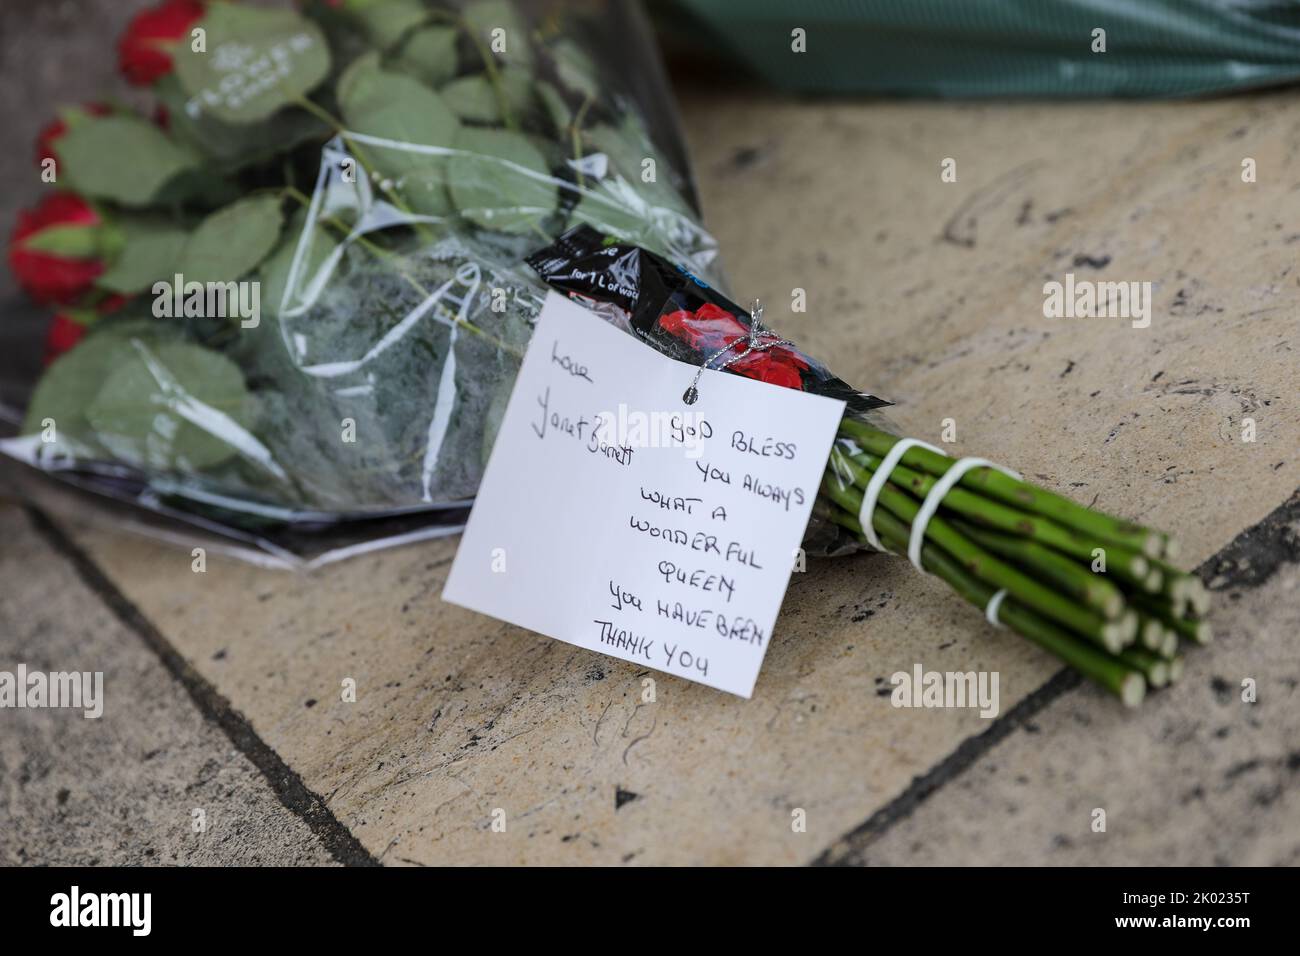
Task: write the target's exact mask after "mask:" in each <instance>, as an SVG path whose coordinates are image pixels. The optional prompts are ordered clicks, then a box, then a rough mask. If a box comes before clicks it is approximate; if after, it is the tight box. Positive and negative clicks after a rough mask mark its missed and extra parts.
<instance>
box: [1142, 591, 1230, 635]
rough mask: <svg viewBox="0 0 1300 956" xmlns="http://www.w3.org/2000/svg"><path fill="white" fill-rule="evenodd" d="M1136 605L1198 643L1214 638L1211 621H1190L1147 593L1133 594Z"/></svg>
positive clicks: (1179, 633) (1166, 625)
mask: <svg viewBox="0 0 1300 956" xmlns="http://www.w3.org/2000/svg"><path fill="white" fill-rule="evenodd" d="M1133 603H1134V606H1135V607H1136V608H1137V609H1138V610H1139V611H1144V612H1145V613H1147V614H1150V615H1151V616H1152V617H1155V618H1159V620H1160V623H1162V624H1163V625H1164V626H1165V627H1168V628H1172V629H1173V630H1174V631H1175V632H1176V633H1177V634H1178V636H1179V637H1183V638H1186V639H1187V640H1189V641H1194V642H1195V643H1197V644H1208V643H1210V641H1212V640H1214V630H1213V629H1212V628H1211V627H1210V622H1209V621H1189V620H1187V619H1186V618H1184V617H1182V616H1181V615H1179V614H1175V613H1174V612H1173V610H1172V609H1171V608H1170V607H1169V606H1168V605H1165V604H1161V603H1160V602H1159V601H1158V600H1154V599H1152V598H1150V597H1148V596H1147V595H1145V594H1135V595H1134V596H1133Z"/></svg>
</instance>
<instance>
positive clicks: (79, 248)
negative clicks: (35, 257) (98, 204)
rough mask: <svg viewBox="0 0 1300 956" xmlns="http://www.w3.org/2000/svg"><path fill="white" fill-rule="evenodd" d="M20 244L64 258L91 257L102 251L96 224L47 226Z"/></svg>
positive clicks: (30, 250)
mask: <svg viewBox="0 0 1300 956" xmlns="http://www.w3.org/2000/svg"><path fill="white" fill-rule="evenodd" d="M20 245H21V246H22V248H24V249H26V250H27V251H29V252H43V253H45V254H47V255H51V256H59V257H61V258H64V259H91V258H93V257H95V256H96V255H98V254H99V253H100V251H101V250H100V237H99V231H98V230H97V229H96V228H95V227H94V226H46V227H45V228H44V229H42V230H40V232H34V233H32V234H31V235H30V236H28V237H27V238H26V239H24V240H22V242H21V243H20Z"/></svg>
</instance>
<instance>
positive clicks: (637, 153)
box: [583, 123, 692, 216]
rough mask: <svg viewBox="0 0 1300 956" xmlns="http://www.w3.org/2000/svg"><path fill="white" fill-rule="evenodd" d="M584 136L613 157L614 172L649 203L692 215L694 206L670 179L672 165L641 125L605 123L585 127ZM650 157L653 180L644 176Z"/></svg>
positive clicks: (594, 146)
mask: <svg viewBox="0 0 1300 956" xmlns="http://www.w3.org/2000/svg"><path fill="white" fill-rule="evenodd" d="M583 136H584V137H585V138H586V140H587V142H588V143H589V144H590V146H591V147H593V148H594V149H595V150H596V151H598V152H602V153H604V154H605V155H606V156H607V157H608V158H609V161H610V164H611V165H612V166H613V167H614V168H613V173H615V174H618V175H621V176H622V177H623V179H624V180H626V181H627V183H628V184H629V185H631V187H632V188H633V189H634V190H635V191H636V193H637V195H638V196H640V197H641V198H642V199H643V200H644V201H645V202H646V203H647V204H648V205H650V206H655V207H661V208H664V209H670V210H672V211H673V212H677V213H681V214H682V215H685V216H690V215H692V213H691V209H690V206H689V205H688V204H687V202H686V200H684V199H683V198H682V197H681V196H680V195H679V194H678V192H677V190H676V189H675V188H673V186H672V184H671V182H670V179H669V177H670V176H671V175H672V169H671V167H670V166H669V165H668V163H667V161H665V160H664V159H663V158H662V157H661V156H659V154H658V153H657V152H656V151H655V149H654V147H653V146H652V145H651V144H650V143H649V141H648V140H646V138H645V137H644V136H643V135H642V134H641V132H640V130H639V129H638V128H637V127H635V126H634V125H632V124H630V123H625V124H624V125H623V126H622V127H614V126H606V125H603V124H602V125H597V126H593V127H591V128H590V129H587V130H584V131H583ZM647 159H653V160H654V162H655V167H654V168H655V179H654V181H652V182H646V181H645V180H644V179H642V163H644V162H645V160H647Z"/></svg>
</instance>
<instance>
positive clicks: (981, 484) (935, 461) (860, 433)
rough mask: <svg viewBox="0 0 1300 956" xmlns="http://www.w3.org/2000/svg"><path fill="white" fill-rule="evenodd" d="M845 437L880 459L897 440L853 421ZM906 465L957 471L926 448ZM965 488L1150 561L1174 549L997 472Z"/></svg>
mask: <svg viewBox="0 0 1300 956" xmlns="http://www.w3.org/2000/svg"><path fill="white" fill-rule="evenodd" d="M840 433H841V434H842V435H846V436H847V437H849V438H852V439H853V440H854V441H856V442H857V443H858V444H859V445H861V446H862V447H863V448H864V449H866V450H867V451H869V452H871V453H872V454H874V455H878V456H881V457H883V456H884V455H885V454H886V453H887V452H888V451H889V449H890V448H892V447H893V446H894V444H895V443H896V442H897V441H898V439H897V438H896V437H895V436H893V435H890V434H889V433H888V432H882V431H880V430H879V429H876V428H872V427H871V426H870V425H867V424H865V423H864V422H859V421H855V420H853V419H850V418H845V419H844V420H843V421H841V422H840ZM902 463H903V464H905V465H908V466H910V467H912V468H917V469H920V470H921V471H928V472H929V473H930V474H932V475H942V474H943V473H944V472H946V471H947V470H948V469H949V468H950V467H951V466H952V464H953V459H952V458H949V457H948V456H947V455H943V454H939V453H937V452H932V451H930V450H928V449H926V448H909V449H908V450H907V452H906V453H905V454H904V455H903V458H902ZM960 483H961V484H962V485H964V486H965V487H967V488H970V489H973V490H975V491H982V492H984V493H985V494H987V495H988V496H989V497H991V498H996V499H998V500H999V501H1003V502H1006V503H1008V504H1012V505H1015V506H1016V507H1019V508H1025V509H1028V510H1029V511H1032V512H1034V513H1036V514H1040V515H1043V516H1045V517H1048V518H1051V519H1052V520H1054V521H1057V522H1059V523H1060V524H1063V525H1066V526H1067V527H1070V528H1074V529H1075V530H1076V531H1079V532H1082V533H1083V534H1086V535H1088V536H1089V537H1093V538H1097V539H1098V540H1100V541H1103V542H1106V543H1109V544H1112V545H1120V546H1122V547H1126V548H1130V549H1132V550H1134V551H1137V552H1140V553H1141V554H1145V555H1146V556H1148V557H1159V556H1161V555H1162V554H1166V553H1167V551H1168V549H1169V545H1168V536H1167V535H1163V534H1161V533H1160V532H1157V531H1153V530H1152V529H1150V528H1144V527H1142V526H1141V525H1136V524H1133V523H1132V522H1128V521H1121V520H1120V519H1118V518H1113V517H1111V516H1110V515H1107V514H1103V513H1101V512H1099V511H1092V510H1091V509H1089V508H1085V507H1084V506H1083V505H1081V504H1079V503H1078V502H1076V501H1071V500H1070V499H1069V498H1065V497H1063V496H1061V495H1058V494H1055V493H1054V492H1051V491H1048V490H1046V489H1045V488H1040V487H1038V486H1037V485H1032V484H1030V483H1028V482H1026V481H1021V480H1018V479H1016V478H1012V477H1011V476H1010V475H1005V474H1003V473H1002V472H1000V471H997V470H995V469H993V468H976V469H973V470H971V471H969V472H967V473H966V474H965V475H963V476H962V479H961V482H960Z"/></svg>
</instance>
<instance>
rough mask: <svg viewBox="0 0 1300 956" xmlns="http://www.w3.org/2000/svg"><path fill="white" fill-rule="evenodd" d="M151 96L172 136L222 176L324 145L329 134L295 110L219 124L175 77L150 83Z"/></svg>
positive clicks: (303, 112) (319, 123)
mask: <svg viewBox="0 0 1300 956" xmlns="http://www.w3.org/2000/svg"><path fill="white" fill-rule="evenodd" d="M154 95H155V96H157V97H158V100H159V102H160V103H162V105H163V106H164V107H166V109H167V115H168V117H169V118H170V121H169V122H170V131H171V133H172V135H173V136H175V137H177V138H178V139H181V140H183V141H184V142H186V143H188V144H190V145H191V146H193V147H194V149H195V151H196V152H198V153H201V154H203V155H204V156H207V157H209V158H210V159H211V160H212V163H213V164H214V165H215V166H216V168H217V169H219V170H221V171H222V172H234V171H237V170H240V169H243V168H245V167H247V166H253V165H256V164H258V163H263V162H265V161H267V160H268V159H272V158H274V157H276V156H279V155H281V154H283V153H288V152H290V151H292V150H293V149H295V148H296V147H298V146H300V145H302V144H303V143H305V142H308V141H310V140H313V139H315V140H319V141H321V142H324V141H325V140H326V139H327V138H328V137H329V136H330V134H331V133H332V132H333V130H332V128H331V127H330V126H328V125H327V124H326V123H325V122H324V121H322V120H321V119H319V118H318V117H316V116H313V115H312V114H310V113H308V112H307V111H306V110H303V109H299V108H296V107H287V108H285V109H282V110H280V111H279V112H278V113H275V114H274V115H272V116H270V117H269V118H267V119H265V120H262V121H260V122H256V123H240V124H234V123H223V122H222V121H221V120H219V119H217V118H216V117H215V116H214V115H213V114H212V113H211V112H209V111H207V110H204V109H203V108H202V106H201V105H200V102H199V101H198V100H197V99H191V98H190V97H189V96H187V95H186V94H185V91H184V90H183V89H181V85H180V83H179V82H178V81H177V79H176V77H175V75H174V74H168V75H167V76H165V77H163V78H162V79H161V80H159V81H158V82H157V83H155V84H154ZM205 174H206V170H205Z"/></svg>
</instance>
